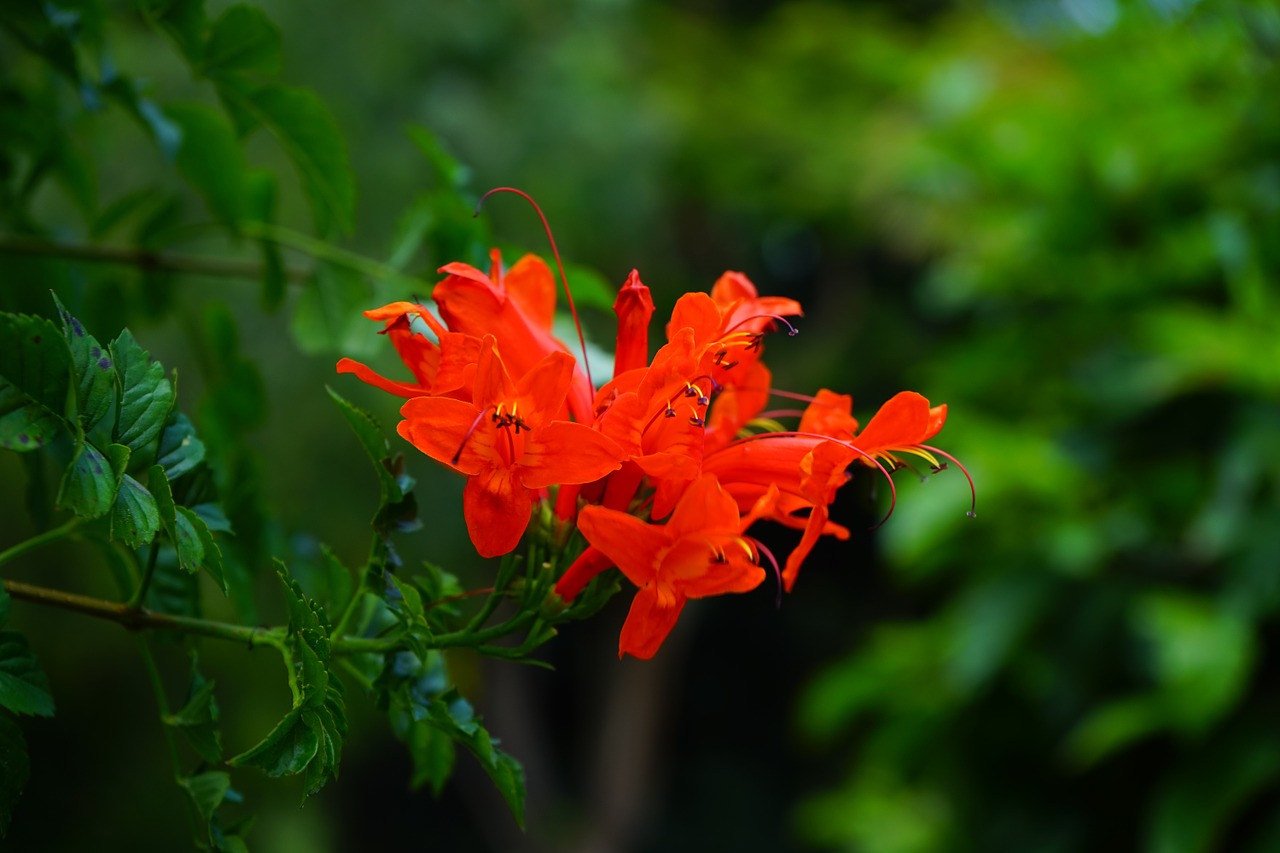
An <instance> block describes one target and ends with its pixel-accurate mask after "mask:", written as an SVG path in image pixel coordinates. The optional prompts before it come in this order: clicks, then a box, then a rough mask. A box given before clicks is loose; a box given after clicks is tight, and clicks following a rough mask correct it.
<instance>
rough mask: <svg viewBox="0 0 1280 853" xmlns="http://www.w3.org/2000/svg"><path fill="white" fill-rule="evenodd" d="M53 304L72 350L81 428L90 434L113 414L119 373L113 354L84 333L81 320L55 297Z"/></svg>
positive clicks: (91, 336) (69, 347)
mask: <svg viewBox="0 0 1280 853" xmlns="http://www.w3.org/2000/svg"><path fill="white" fill-rule="evenodd" d="M53 301H54V303H55V304H56V305H57V306H58V315H59V316H60V317H61V318H62V334H63V337H65V338H66V341H67V347H68V349H69V350H70V351H71V361H72V365H73V369H74V371H75V382H76V387H77V392H76V401H77V404H78V410H79V412H80V427H81V429H83V430H84V431H85V432H89V431H90V430H92V429H93V428H94V427H95V426H97V425H98V423H99V422H100V421H101V420H102V419H103V418H104V417H106V416H107V414H108V413H109V412H110V411H111V406H112V404H113V403H114V402H115V382H116V374H115V371H114V370H112V369H111V368H112V363H111V358H110V354H109V353H108V352H107V351H106V350H104V349H103V347H102V345H101V344H99V343H98V340H97V338H95V337H94V336H93V335H91V334H89V333H88V332H87V331H85V328H84V326H83V325H82V324H81V323H80V321H79V320H77V319H76V318H75V317H73V316H72V315H71V312H69V311H67V309H66V308H64V307H63V305H62V301H61V300H59V299H58V297H57V295H54V297H53Z"/></svg>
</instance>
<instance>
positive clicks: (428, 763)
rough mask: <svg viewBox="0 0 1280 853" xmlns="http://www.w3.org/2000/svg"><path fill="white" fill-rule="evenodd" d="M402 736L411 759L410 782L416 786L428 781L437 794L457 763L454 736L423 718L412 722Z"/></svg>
mask: <svg viewBox="0 0 1280 853" xmlns="http://www.w3.org/2000/svg"><path fill="white" fill-rule="evenodd" d="M402 740H404V742H405V745H406V746H408V747H409V757H410V758H411V759H412V760H413V772H412V774H411V775H410V776H409V786H410V787H411V788H414V789H415V790H416V789H418V788H421V787H422V786H423V785H428V786H430V788H431V793H432V794H433V795H435V796H437V797H438V796H440V793H441V792H442V791H443V790H444V784H445V783H446V782H448V781H449V777H450V776H452V775H453V768H454V765H455V764H456V763H457V753H458V750H457V747H455V746H454V742H453V738H451V737H449V736H448V735H447V734H445V733H444V732H442V731H440V730H439V729H438V728H436V727H435V726H432V725H431V724H429V723H427V722H425V721H423V722H417V723H414V724H413V725H412V727H411V728H410V730H409V731H408V732H407V737H404V738H402Z"/></svg>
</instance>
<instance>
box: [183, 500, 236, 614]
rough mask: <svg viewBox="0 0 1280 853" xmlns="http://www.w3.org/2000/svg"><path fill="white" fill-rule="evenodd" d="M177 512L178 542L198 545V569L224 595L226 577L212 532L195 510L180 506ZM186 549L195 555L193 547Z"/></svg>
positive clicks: (225, 591)
mask: <svg viewBox="0 0 1280 853" xmlns="http://www.w3.org/2000/svg"><path fill="white" fill-rule="evenodd" d="M177 512H178V514H177V519H176V525H177V531H178V541H179V542H181V543H186V542H190V541H195V542H198V543H199V554H200V563H199V565H200V568H202V569H204V570H205V571H206V572H208V573H209V577H211V578H213V581H214V583H216V584H217V585H218V588H219V589H221V590H222V593H223V595H226V594H227V577H226V574H225V573H224V572H223V571H222V549H221V548H219V547H218V543H217V542H216V541H214V538H213V532H212V531H211V530H209V526H208V525H207V524H205V522H204V519H203V518H202V517H201V516H200V515H199V514H198V513H197V512H196V511H195V510H193V509H191V508H189V507H185V506H180V507H177ZM187 547H190V548H192V552H191V553H195V547H194V545H190V546H187Z"/></svg>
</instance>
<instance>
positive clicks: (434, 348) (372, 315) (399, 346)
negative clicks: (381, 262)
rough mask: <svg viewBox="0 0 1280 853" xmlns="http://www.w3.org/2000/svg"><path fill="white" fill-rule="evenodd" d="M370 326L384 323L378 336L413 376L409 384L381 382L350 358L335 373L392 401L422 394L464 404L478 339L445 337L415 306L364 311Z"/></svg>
mask: <svg viewBox="0 0 1280 853" xmlns="http://www.w3.org/2000/svg"><path fill="white" fill-rule="evenodd" d="M364 316H366V317H368V318H369V319H370V320H386V325H385V326H384V327H383V329H382V334H384V335H386V336H387V337H389V338H391V344H392V346H394V347H395V348H396V352H397V353H399V355H400V360H401V361H403V362H404V363H405V366H406V367H408V368H409V370H410V372H412V373H413V378H414V379H415V380H416V382H414V383H409V382H398V381H396V380H394V379H387V378H386V377H385V376H382V375H381V374H379V373H377V372H375V371H374V370H372V369H371V368H369V367H368V366H366V365H364V364H361V363H360V362H358V361H355V360H354V359H350V358H343V359H340V360H339V361H338V372H339V373H354V374H355V375H356V378H358V379H360V380H361V381H363V382H367V383H369V384H370V385H373V386H375V387H378V388H381V389H382V390H383V391H388V392H390V393H392V394H395V395H396V396H397V397H421V396H423V395H426V394H448V395H450V396H454V397H460V398H464V399H465V398H466V397H468V396H470V393H471V381H472V377H473V376H474V375H475V363H476V361H477V359H479V357H480V339H479V338H477V337H474V336H472V335H463V334H459V333H458V332H450V331H448V330H447V329H445V328H444V326H442V325H440V321H439V320H437V319H436V318H435V317H433V316H431V312H430V311H428V310H427V309H426V308H424V307H423V306H421V305H419V304H418V303H416V302H392V303H391V304H389V305H384V306H382V307H381V308H374V309H372V310H370V311H365V312H364ZM415 319H416V320H417V321H418V322H419V323H421V324H422V325H423V326H426V327H427V328H428V329H430V330H431V332H432V334H434V335H435V336H436V341H439V343H437V342H436V341H433V340H431V339H430V338H428V337H427V336H426V335H425V334H423V333H422V331H421V330H420V329H415V328H414V321H415Z"/></svg>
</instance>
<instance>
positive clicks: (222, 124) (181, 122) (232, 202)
mask: <svg viewBox="0 0 1280 853" xmlns="http://www.w3.org/2000/svg"><path fill="white" fill-rule="evenodd" d="M233 8H235V7H233ZM224 17H225V16H224ZM165 112H166V114H167V115H168V116H169V118H170V119H172V120H173V122H174V123H175V124H176V125H178V127H180V128H181V129H182V144H181V146H180V147H179V148H178V153H177V157H176V158H175V162H176V164H177V166H178V171H180V172H181V173H182V176H183V177H184V178H186V179H187V182H188V183H190V184H191V186H192V187H194V188H195V190H196V191H197V192H198V193H200V196H201V197H202V198H203V199H204V202H205V204H206V205H208V207H209V211H210V212H211V213H212V214H213V215H214V216H215V217H217V218H218V219H219V220H221V221H222V222H223V223H224V224H226V225H228V226H229V227H231V228H232V229H233V230H234V229H235V228H237V227H238V225H239V223H240V222H241V221H242V220H243V219H244V216H245V212H246V208H247V204H246V186H245V182H246V178H245V159H244V149H243V148H242V147H241V145H240V140H239V138H238V137H237V136H236V132H235V130H234V129H233V128H232V127H231V124H230V123H229V122H228V121H227V119H226V117H225V116H224V115H223V114H222V113H221V112H219V111H217V110H215V109H212V108H211V107H207V106H205V105H204V104H195V103H186V104H170V105H168V106H167V107H165Z"/></svg>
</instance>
